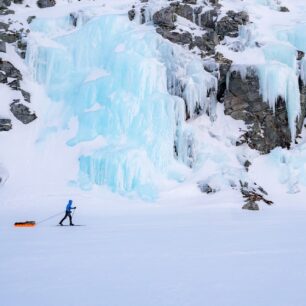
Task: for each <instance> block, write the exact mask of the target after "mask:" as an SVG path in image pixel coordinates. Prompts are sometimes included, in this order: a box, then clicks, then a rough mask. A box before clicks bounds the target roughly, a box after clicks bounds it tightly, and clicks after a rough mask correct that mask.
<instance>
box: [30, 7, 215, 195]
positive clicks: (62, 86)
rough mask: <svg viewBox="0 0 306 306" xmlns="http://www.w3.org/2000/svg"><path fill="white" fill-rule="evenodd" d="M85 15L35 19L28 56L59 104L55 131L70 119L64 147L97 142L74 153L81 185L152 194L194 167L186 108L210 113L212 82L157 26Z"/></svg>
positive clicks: (36, 74) (209, 76)
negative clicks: (71, 133) (90, 148)
mask: <svg viewBox="0 0 306 306" xmlns="http://www.w3.org/2000/svg"><path fill="white" fill-rule="evenodd" d="M92 15H93V14H91V13H90V12H85V13H84V12H83V13H78V14H73V15H72V16H67V17H63V18H58V19H54V18H53V19H37V20H35V21H34V22H33V25H32V36H31V38H30V41H29V47H28V52H27V62H28V64H29V65H30V67H31V68H32V71H33V76H34V78H35V79H36V80H37V81H38V82H40V83H41V84H43V85H45V88H46V90H47V93H48V95H49V97H50V98H51V99H52V100H53V101H54V103H59V104H60V105H62V112H61V118H60V119H61V127H56V128H57V129H58V128H60V129H65V128H67V127H68V124H69V122H70V121H71V120H72V119H75V118H76V119H77V123H78V129H77V132H76V134H75V136H74V137H73V138H72V139H70V140H69V141H68V142H67V145H69V146H78V145H79V144H81V143H85V142H86V143H89V142H91V141H94V140H95V139H97V138H99V137H100V138H101V137H103V139H104V141H103V145H101V146H100V147H99V148H97V149H95V150H94V151H93V152H91V153H89V154H83V155H80V156H79V167H80V170H79V173H80V174H79V179H78V184H79V185H80V186H81V187H82V188H86V189H90V188H91V187H92V185H93V184H96V185H104V184H106V185H108V186H109V187H110V188H111V189H112V190H113V191H115V192H119V193H121V194H124V195H133V194H137V195H139V196H141V197H142V198H144V199H148V200H152V199H154V198H156V196H157V195H158V187H159V185H160V184H161V182H163V180H164V179H175V178H178V177H180V178H181V175H180V174H179V173H177V170H176V169H177V168H180V167H179V165H178V163H179V162H180V163H184V164H185V165H186V166H189V167H191V166H192V160H193V159H194V158H196V157H195V155H196V153H195V152H192V154H191V152H190V150H191V149H190V147H191V145H190V141H189V140H190V134H192V132H190V130H189V129H186V123H185V119H186V114H185V112H186V110H187V112H188V113H189V114H190V117H193V113H194V111H195V109H196V108H198V106H200V107H201V108H202V109H203V110H206V109H213V105H212V104H213V103H215V101H214V100H213V99H207V98H206V93H207V91H208V90H209V89H211V88H215V87H216V79H215V78H213V77H212V76H211V75H210V74H208V73H206V72H205V71H204V69H203V68H202V65H201V62H200V60H198V59H197V58H196V57H193V56H191V55H190V54H188V52H186V51H184V50H183V49H181V48H180V47H177V46H174V45H172V44H171V43H169V42H167V41H165V40H163V39H162V38H160V37H159V36H158V35H157V34H156V33H155V31H154V29H152V28H150V27H148V26H139V25H136V24H133V23H130V22H129V21H128V19H127V17H126V16H125V15H104V16H98V17H94V16H92ZM80 18H81V21H80ZM183 53H184V54H183ZM179 91H180V92H179ZM169 92H170V93H172V94H178V95H179V96H180V97H178V96H174V95H171V94H170V93H169ZM46 128H49V130H50V127H46Z"/></svg>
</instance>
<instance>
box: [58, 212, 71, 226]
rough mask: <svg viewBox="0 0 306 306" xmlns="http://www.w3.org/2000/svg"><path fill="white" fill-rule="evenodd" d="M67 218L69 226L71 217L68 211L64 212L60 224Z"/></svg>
mask: <svg viewBox="0 0 306 306" xmlns="http://www.w3.org/2000/svg"><path fill="white" fill-rule="evenodd" d="M66 218H69V221H70V225H72V216H71V212H70V211H66V213H65V216H64V218H63V219H62V220H61V222H60V224H61V223H62V222H63V221H64V220H65V219H66Z"/></svg>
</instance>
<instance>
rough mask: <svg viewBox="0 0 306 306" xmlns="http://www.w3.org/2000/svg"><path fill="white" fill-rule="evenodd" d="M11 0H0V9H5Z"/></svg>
mask: <svg viewBox="0 0 306 306" xmlns="http://www.w3.org/2000/svg"><path fill="white" fill-rule="evenodd" d="M11 3H12V1H11V0H0V10H3V9H6V8H8V7H9V6H10V5H11Z"/></svg>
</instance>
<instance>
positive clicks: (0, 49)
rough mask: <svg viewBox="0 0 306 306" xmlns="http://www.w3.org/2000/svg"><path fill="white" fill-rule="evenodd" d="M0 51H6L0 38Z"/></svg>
mask: <svg viewBox="0 0 306 306" xmlns="http://www.w3.org/2000/svg"><path fill="white" fill-rule="evenodd" d="M0 52H4V53H6V44H5V42H4V41H1V40H0Z"/></svg>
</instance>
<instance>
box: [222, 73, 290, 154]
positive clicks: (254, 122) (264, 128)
mask: <svg viewBox="0 0 306 306" xmlns="http://www.w3.org/2000/svg"><path fill="white" fill-rule="evenodd" d="M259 92H260V91H259V80H258V77H257V73H256V70H255V69H252V68H248V71H247V75H246V78H245V79H243V78H242V77H241V73H240V72H238V71H233V72H231V73H230V76H229V87H228V90H227V91H226V93H225V97H224V107H225V114H226V115H230V116H231V117H233V118H234V119H236V120H243V121H244V122H245V123H246V124H247V126H248V131H246V132H245V133H244V134H243V135H242V138H241V141H240V144H242V143H247V144H248V145H249V146H250V147H251V148H252V149H256V150H259V151H260V152H262V153H269V152H270V151H271V150H272V149H274V148H276V147H277V146H281V147H283V148H289V147H290V143H291V134H290V130H289V127H288V115H287V110H286V105H285V102H284V101H283V100H282V99H281V98H279V100H278V102H277V104H276V108H275V114H273V110H272V109H270V107H269V105H268V104H267V103H265V102H264V101H263V100H262V97H261V95H260V93H259Z"/></svg>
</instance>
